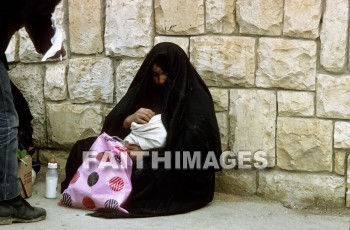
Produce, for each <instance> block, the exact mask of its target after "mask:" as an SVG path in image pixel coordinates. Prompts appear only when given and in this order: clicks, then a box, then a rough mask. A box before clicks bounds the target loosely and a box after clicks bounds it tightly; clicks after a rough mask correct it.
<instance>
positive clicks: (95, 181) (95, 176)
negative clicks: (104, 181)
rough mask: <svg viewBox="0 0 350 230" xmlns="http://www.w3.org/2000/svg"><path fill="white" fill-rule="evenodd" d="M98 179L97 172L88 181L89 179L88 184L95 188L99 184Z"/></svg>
mask: <svg viewBox="0 0 350 230" xmlns="http://www.w3.org/2000/svg"><path fill="white" fill-rule="evenodd" d="M98 179H99V175H98V173H97V172H92V173H91V174H90V175H89V177H88V179H87V184H88V185H89V186H90V187H92V186H94V185H95V184H96V183H97V182H98Z"/></svg>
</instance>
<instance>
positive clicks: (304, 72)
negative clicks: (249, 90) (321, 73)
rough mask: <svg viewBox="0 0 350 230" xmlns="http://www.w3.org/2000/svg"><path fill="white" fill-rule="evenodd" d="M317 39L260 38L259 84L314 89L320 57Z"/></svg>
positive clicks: (261, 85) (257, 82) (257, 77)
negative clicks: (317, 62)
mask: <svg viewBox="0 0 350 230" xmlns="http://www.w3.org/2000/svg"><path fill="white" fill-rule="evenodd" d="M316 50H317V45H316V42H314V41H305V40H296V39H283V38H282V39H281V38H260V39H259V47H258V57H259V59H258V60H259V63H258V69H257V73H256V85H257V86H259V87H267V88H269V87H278V88H285V89H297V90H314V89H315V76H316V61H317V53H316Z"/></svg>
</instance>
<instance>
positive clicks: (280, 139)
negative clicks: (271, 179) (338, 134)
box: [276, 117, 333, 172]
mask: <svg viewBox="0 0 350 230" xmlns="http://www.w3.org/2000/svg"><path fill="white" fill-rule="evenodd" d="M332 136H333V124H332V121H329V120H319V119H303V118H291V117H279V118H278V119H277V146H276V147H277V166H278V167H280V168H282V169H286V170H299V171H329V172H331V171H332V157H333V148H332V139H333V138H332Z"/></svg>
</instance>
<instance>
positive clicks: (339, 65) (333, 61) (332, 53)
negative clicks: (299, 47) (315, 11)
mask: <svg viewBox="0 0 350 230" xmlns="http://www.w3.org/2000/svg"><path fill="white" fill-rule="evenodd" d="M325 2H326V7H325V12H324V14H323V19H322V20H323V23H322V27H321V33H320V40H321V53H320V63H321V65H322V67H323V68H324V69H325V70H328V71H331V72H343V71H344V70H345V69H344V67H345V65H346V52H347V51H346V47H347V37H348V22H349V1H347V0H326V1H325Z"/></svg>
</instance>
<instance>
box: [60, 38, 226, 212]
mask: <svg viewBox="0 0 350 230" xmlns="http://www.w3.org/2000/svg"><path fill="white" fill-rule="evenodd" d="M159 55H163V56H164V57H166V60H167V65H168V67H169V76H168V80H167V83H166V85H165V86H164V88H162V93H161V96H159V95H158V96H157V94H155V95H156V97H153V98H152V99H149V97H150V91H149V90H150V89H152V87H154V85H152V84H153V82H152V76H151V68H152V64H153V62H154V60H155V59H156V58H157V57H158V56H159ZM147 98H148V99H147ZM158 99H160V100H158ZM149 102H153V104H156V105H158V106H157V107H158V108H159V112H160V113H161V114H162V121H163V124H164V126H165V128H166V130H167V132H168V135H167V139H166V146H165V148H164V149H163V151H171V153H172V163H174V157H175V154H174V153H175V151H180V152H181V151H190V152H191V153H193V152H194V151H200V153H201V157H202V159H203V161H204V159H205V158H206V156H207V154H208V152H214V153H215V156H216V159H217V160H218V159H219V156H220V154H221V142H220V135H219V128H218V124H217V121H216V117H215V112H214V106H213V101H212V98H211V95H210V93H209V90H208V88H207V86H206V85H205V84H204V82H203V80H202V79H201V78H200V76H199V75H198V73H197V72H196V70H195V69H194V68H193V66H192V64H191V63H190V61H189V59H188V57H187V55H186V54H185V53H184V51H183V50H182V49H181V48H180V47H179V46H177V45H175V44H173V43H168V42H165V43H160V44H157V45H156V46H154V47H153V49H152V50H151V51H150V52H149V54H148V55H147V56H146V58H145V60H144V62H143V63H142V65H141V67H140V69H139V71H138V72H137V74H136V76H135V78H134V80H133V81H132V83H131V85H130V87H129V89H128V91H127V93H126V95H125V96H124V97H123V98H122V99H121V101H120V102H119V103H118V104H117V105H116V106H115V107H114V109H113V110H112V111H111V112H110V113H109V114H108V116H107V117H106V120H105V122H104V125H103V128H102V132H106V133H107V134H109V135H112V136H114V135H116V136H119V137H121V138H124V137H125V136H126V135H127V134H128V131H127V130H123V128H122V124H123V122H124V120H125V118H126V117H127V116H128V115H130V114H132V113H134V112H135V111H136V110H138V109H139V108H140V107H146V108H147V103H149ZM151 104H152V103H151ZM159 104H160V105H159ZM150 106H151V105H150ZM94 140H95V137H93V138H88V139H85V140H80V141H78V142H77V143H76V144H75V146H74V147H73V149H72V151H71V153H70V156H69V158H68V161H67V166H66V174H67V175H66V176H67V178H66V180H65V181H64V182H63V183H62V191H63V190H64V189H65V188H66V187H67V186H68V184H69V181H70V179H71V178H72V177H73V175H74V173H75V171H76V170H77V168H78V167H79V166H80V164H81V151H84V150H88V149H89V148H90V146H91V144H92V143H93V141H94ZM203 161H202V163H203ZM145 166H146V167H145V168H144V169H142V170H138V171H135V172H134V173H133V176H132V182H133V192H132V194H131V196H130V199H129V200H128V202H127V204H126V205H125V206H124V207H125V208H126V209H127V210H128V211H129V212H130V216H129V217H142V216H157V215H170V214H178V213H184V212H188V211H191V210H195V209H198V208H200V207H203V206H205V205H206V204H207V203H209V202H210V201H212V199H213V194H214V183H215V170H216V169H214V168H209V169H187V170H185V169H175V168H172V169H164V166H163V167H160V168H158V169H151V167H150V158H147V159H145ZM160 166H162V165H160ZM92 215H93V216H101V217H106V218H118V217H125V216H122V215H119V214H118V213H114V212H111V211H110V210H98V211H97V212H95V213H93V214H92Z"/></svg>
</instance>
